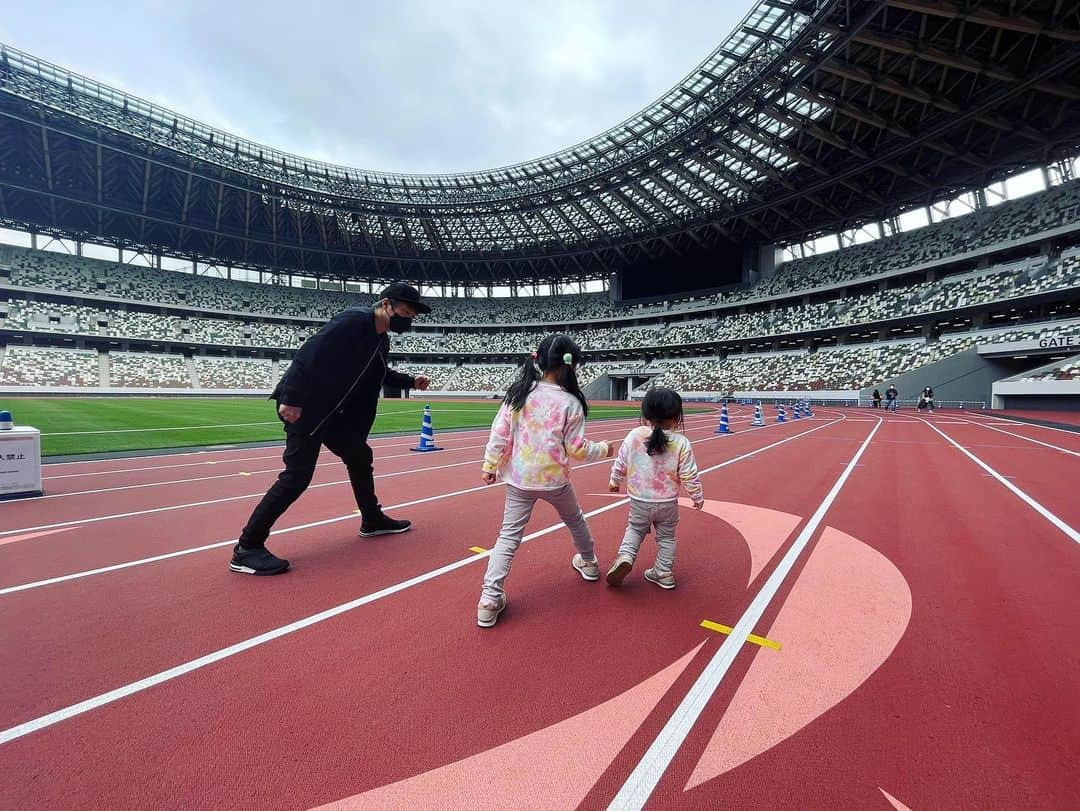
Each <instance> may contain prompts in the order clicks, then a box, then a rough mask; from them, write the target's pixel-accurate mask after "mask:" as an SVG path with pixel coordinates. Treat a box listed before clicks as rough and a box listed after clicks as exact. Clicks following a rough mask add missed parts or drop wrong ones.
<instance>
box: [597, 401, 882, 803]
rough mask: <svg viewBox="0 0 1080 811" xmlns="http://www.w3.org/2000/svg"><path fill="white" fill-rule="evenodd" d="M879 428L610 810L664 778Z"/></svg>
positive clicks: (644, 794) (641, 799)
mask: <svg viewBox="0 0 1080 811" xmlns="http://www.w3.org/2000/svg"><path fill="white" fill-rule="evenodd" d="M880 427H881V420H878V424H877V425H875V426H874V427H873V429H872V430H871V431H870V434H869V436H867V437H866V439H865V440H863V443H862V445H860V446H859V450H858V451H856V452H855V455H854V456H853V457H852V458H851V461H850V462H848V465H847V467H846V468H844V471H843V472H842V473H841V474H840V478H838V479H837V480H836V483H835V484H834V485H833V486H832V489H831V490H830V491H829V492H828V494H827V495H826V496H825V498H824V500H823V501H822V502H821V504H820V506H819V507H818V508H817V510H815V511H814V514H813V515H812V516H811V517H810V520H809V521H808V522H807V523H806V526H805V527H803V530H802V532H800V533H799V536H798V537H797V538H796V539H795V542H794V543H792V545H791V546H790V547H789V548H788V551H787V553H786V554H785V555H784V557H783V558H782V559H781V561H780V563H779V564H777V566H776V568H775V569H774V570H773V572H772V574H770V575H769V579H768V580H767V581H765V584H764V585H763V586H762V587H761V590H760V591H759V592H758V593H757V595H756V596H755V597H754V599H753V601H752V602H751V603H750V605H749V606H748V607H747V609H746V611H745V612H744V613H743V615H742V617H740V618H739V621H738V622H737V623H736V624H735V627H734V629H733V630H732V632H731V634H730V635H729V636H728V637H727V639H725V640H724V642H723V644H721V646H720V648H719V650H717V652H716V653H715V654H714V655H713V658H712V659H711V660H710V661H709V663H708V664H707V665H706V666H705V669H704V670H703V671H702V673H701V675H700V676H698V679H697V681H695V682H694V685H693V686H692V687H691V688H690V690H689V691H688V692H687V694H686V696H685V697H684V698H683V700H682V702H681V703H680V704H679V706H678V707H677V708H676V709H675V712H674V713H673V714H672V716H671V718H669V719H668V722H667V723H666V724H665V725H664V728H663V729H661V730H660V733H659V734H658V735H657V736H656V739H655V740H654V741H653V742H652V745H651V746H649V749H648V751H646V752H645V754H644V756H643V757H642V758H641V760H640V761H639V762H638V764H637V766H635V767H634V770H633V771H632V772H631V773H630V776H629V777H628V778H627V779H626V782H625V783H623V785H622V788H620V789H619V792H618V794H616V795H615V797H614V799H612V801H611V805H609V806H608V808H609V809H619V810H620V811H621V810H622V809H640V808H643V807H644V806H645V803H646V802H647V801H648V799H649V797H650V796H651V795H652V793H653V790H654V789H655V788H656V784H657V783H658V782H659V781H660V778H661V776H662V775H663V774H664V772H665V771H667V768H668V766H669V765H671V760H672V758H674V757H675V753H676V752H678V750H679V748H680V747H681V746H682V745H683V742H684V741H685V740H686V736H687V735H689V734H690V730H691V729H692V728H693V726H694V724H695V723H696V722H697V719H698V717H699V716H700V715H701V712H702V711H703V710H704V709H705V705H706V704H707V703H708V701H709V699H710V698H712V696H713V693H714V692H715V691H716V688H717V687H718V686H719V685H720V682H721V680H722V679H723V678H724V676H725V675H726V674H727V672H728V669H729V668H730V667H731V664H732V662H734V661H735V657H736V656H737V655H738V653H739V651H740V650H741V649H742V647H743V644H744V643H745V642H746V638H747V637H748V636H749V635H750V634H751V633H753V631H754V628H755V626H756V625H757V624H758V622H759V621H760V620H761V617H762V615H763V614H764V613H765V609H766V608H768V607H769V603H770V602H772V599H773V598H774V597H775V596H776V593H777V592H778V591H779V590H780V586H781V585H783V582H784V580H785V578H786V577H787V576H788V573H789V572H790V571H791V570H792V568H793V567H794V566H795V563H796V561H797V560H798V559H799V556H800V555H801V554H802V551H803V549H805V548H806V545H807V544H808V543H809V542H810V539H811V538H812V537H813V536H814V534H815V533H816V532H817V529H818V526H819V525H820V524H821V521H822V519H823V518H824V517H825V513H826V512H828V510H829V507H831V506H832V503H833V501H835V500H836V496H837V495H838V494H839V493H840V489H841V488H842V487H843V486H844V483H845V482H846V481H847V480H848V477H849V476H850V475H851V471H852V470H854V469H855V465H856V464H858V462H859V459H860V458H861V457H862V455H863V452H864V451H865V450H866V448H867V446H869V444H870V440H872V439H873V438H874V434H876V433H877V431H878V429H879V428H880Z"/></svg>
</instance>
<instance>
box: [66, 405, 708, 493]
mask: <svg viewBox="0 0 1080 811" xmlns="http://www.w3.org/2000/svg"><path fill="white" fill-rule="evenodd" d="M493 416H494V415H493ZM689 416H691V417H701V416H705V415H704V414H702V413H697V414H692V415H689ZM633 419H637V417H636V415H633V414H631V415H627V416H625V417H598V418H597V419H594V420H590V421H589V424H592V425H596V424H600V423H607V422H625V421H627V420H633ZM688 419H689V417H688ZM435 430H436V432H438V430H439V426H438V423H437V422H436V425H435ZM489 430H490V429H489V428H487V427H483V426H479V427H477V428H461V429H457V428H454V429H446V432H445V433H446V434H448V435H449V436H450V437H452V438H465V437H468V436H469V435H470V434H479V433H483V434H486V433H488V431H489ZM402 438H403V437H402V436H397V435H395V436H385V435H382V434H374V435H372V437H371V442H370V444H371V446H372V447H373V448H374V447H376V444H377V445H378V447H380V448H397V447H405V446H406V445H408V444H410V441H405V442H401V441H400V440H401V439H402ZM267 441H269V442H272V441H274V440H267ZM411 441H415V439H413V440H411ZM447 441H450V440H447ZM278 442H279V444H278V445H269V446H266V447H277V448H281V447H283V446H284V444H285V437H284V436H282V437H280V438H279V440H278ZM244 450H258V449H257V448H236V447H235V446H233V445H230V446H228V447H210V448H203V449H201V450H199V449H197V446H193V447H192V449H191V450H188V451H175V452H173V453H150V454H146V455H141V456H140V455H132V456H123V457H117V458H116V459H82V460H76V461H72V462H50V463H49V465H48V466H49V467H56V468H67V467H70V466H75V465H102V464H107V463H108V462H115V461H124V460H131V459H155V460H156V459H169V458H172V457H174V456H179V457H187V458H189V459H190V458H192V457H200V456H211V455H214V454H227V453H237V452H238V451H239V452H241V453H242V452H243V451H244ZM132 453H134V451H132ZM280 455H281V452H280V450H279V451H278V453H276V454H272V455H269V456H255V457H245V458H246V459H273V458H276V457H278V456H280ZM45 461H46V462H47V461H48V459H46V460H45ZM231 461H235V460H233V459H222V460H218V461H217V464H227V463H228V462H231ZM191 464H208V462H207V461H202V462H192V463H191ZM162 467H174V465H153V466H146V467H136V468H127V469H124V470H123V471H118V470H101V471H96V472H91V473H69V474H61V475H57V476H52V477H46V478H61V477H64V476H101V475H105V474H108V473H115V472H125V473H126V472H131V471H133V470H156V469H158V468H162ZM175 467H179V465H175Z"/></svg>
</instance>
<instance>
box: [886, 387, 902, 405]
mask: <svg viewBox="0 0 1080 811" xmlns="http://www.w3.org/2000/svg"><path fill="white" fill-rule="evenodd" d="M899 397H900V392H898V391H897V390H896V386H894V385H892V384H891V383H890V384H889V388H887V389H885V408H886V410H888V411H896V406H897V405H899V402H898V400H899Z"/></svg>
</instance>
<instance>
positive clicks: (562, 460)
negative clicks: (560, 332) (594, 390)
mask: <svg viewBox="0 0 1080 811" xmlns="http://www.w3.org/2000/svg"><path fill="white" fill-rule="evenodd" d="M607 455H608V444H607V443H606V442H590V441H589V440H587V439H586V438H585V412H584V411H582V408H581V403H579V402H578V400H577V398H576V397H574V395H572V394H570V392H568V391H566V390H565V389H564V388H563V387H562V386H558V385H556V384H554V383H545V382H543V381H540V382H538V383H537V384H536V386H535V387H534V388H533V390H532V391H530V392H529V396H528V397H526V398H525V405H524V407H523V408H522V409H521V411H518V412H514V411H513V410H512V409H511V408H510V406H508V405H507V404H506V403H503V404H502V406H501V407H500V408H499V413H498V414H496V415H495V421H494V422H493V423H492V424H491V436H490V437H489V438H488V443H487V448H486V449H485V450H484V472H485V473H494V472H496V471H498V472H499V473H501V474H502V477H503V480H504V481H505V482H506V483H507V484H512V485H513V486H514V487H517V488H520V489H522V490H557V489H558V488H560V487H563V486H564V485H567V484H569V483H570V460H571V459H577V460H578V461H582V460H588V461H595V460H599V459H604V458H606V457H607Z"/></svg>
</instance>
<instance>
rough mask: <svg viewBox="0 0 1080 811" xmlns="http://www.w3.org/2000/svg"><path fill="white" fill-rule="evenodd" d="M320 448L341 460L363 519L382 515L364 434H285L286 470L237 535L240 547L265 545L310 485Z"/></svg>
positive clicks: (335, 430) (337, 431) (341, 431)
mask: <svg viewBox="0 0 1080 811" xmlns="http://www.w3.org/2000/svg"><path fill="white" fill-rule="evenodd" d="M323 445H326V447H327V448H329V449H330V451H331V453H334V454H336V455H337V456H340V457H341V461H343V462H344V463H345V468H346V469H347V470H348V471H349V481H350V482H351V483H352V489H353V494H354V495H355V496H356V506H357V507H359V508H360V512H361V513H362V514H363V515H364V517H365V518H369V519H370V518H374V517H377V516H378V515H380V514H381V512H382V508H381V507H380V505H379V499H378V498H377V497H376V495H375V473H374V470H373V468H372V464H371V463H372V458H373V457H372V453H371V447H370V446H369V445H368V444H367V432H366V431H357V430H355V429H353V430H349V429H347V428H346V429H342V428H333V429H332V430H331V431H330V432H329V433H328V434H327V435H326V436H323V437H321V438H320V437H309V436H308V435H307V434H306V433H301V432H296V431H288V432H287V434H286V439H285V453H284V454H283V455H282V457H281V458H282V460H283V461H284V462H285V469H284V470H283V471H281V473H280V474H279V475H278V477H277V481H276V482H274V484H273V485H272V486H271V487H270V489H269V490H268V491H267V492H266V495H265V496H263V497H262V501H260V502H259V505H258V506H257V507H256V508H255V511H254V512H253V513H252V514H251V518H249V519H248V522H247V525H246V526H245V527H244V530H243V532H241V533H240V544H241V545H242V546H245V547H248V548H251V547H256V546H262V545H263V544H264V543H266V538H267V537H268V536H269V535H270V528H271V527H272V526H273V525H274V522H275V521H277V520H278V518H280V517H281V514H282V513H284V512H285V511H286V510H287V509H289V507H290V506H291V505H292V503H293V502H294V501H296V499H298V498H299V497H300V494H301V493H303V492H304V491H305V490H306V489H307V487H308V485H309V484H311V477H312V476H314V475H315V465H316V463H317V462H318V461H319V451H320V449H321V447H322V446H323Z"/></svg>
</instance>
